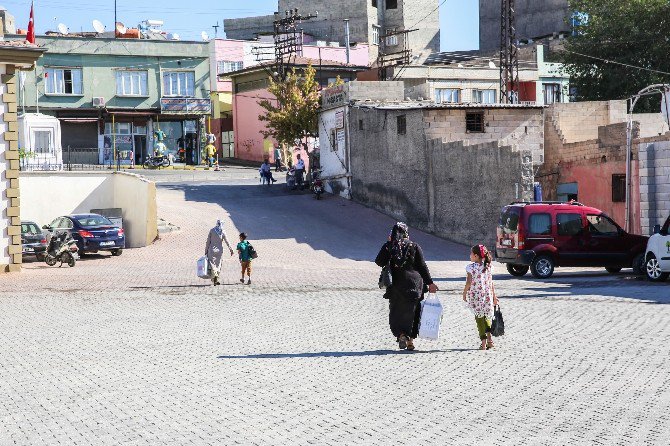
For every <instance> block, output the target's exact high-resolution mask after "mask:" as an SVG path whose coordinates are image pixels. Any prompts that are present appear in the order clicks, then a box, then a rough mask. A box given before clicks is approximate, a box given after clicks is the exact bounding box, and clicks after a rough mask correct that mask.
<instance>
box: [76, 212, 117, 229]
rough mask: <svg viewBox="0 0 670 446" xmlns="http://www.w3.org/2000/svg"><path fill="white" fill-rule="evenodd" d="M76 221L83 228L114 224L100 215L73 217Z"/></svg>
mask: <svg viewBox="0 0 670 446" xmlns="http://www.w3.org/2000/svg"><path fill="white" fill-rule="evenodd" d="M75 220H77V223H79V224H80V225H81V226H83V227H84V228H95V227H97V226H114V224H113V223H112V222H111V221H109V220H108V219H107V217H103V216H102V215H89V216H86V217H75Z"/></svg>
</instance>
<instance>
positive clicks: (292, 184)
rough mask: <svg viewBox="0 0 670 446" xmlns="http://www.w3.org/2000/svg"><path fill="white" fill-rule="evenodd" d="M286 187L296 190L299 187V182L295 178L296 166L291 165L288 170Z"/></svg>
mask: <svg viewBox="0 0 670 446" xmlns="http://www.w3.org/2000/svg"><path fill="white" fill-rule="evenodd" d="M286 187H288V188H289V189H290V190H296V189H297V188H298V183H297V181H296V179H295V168H294V167H291V168H290V169H289V170H288V172H286Z"/></svg>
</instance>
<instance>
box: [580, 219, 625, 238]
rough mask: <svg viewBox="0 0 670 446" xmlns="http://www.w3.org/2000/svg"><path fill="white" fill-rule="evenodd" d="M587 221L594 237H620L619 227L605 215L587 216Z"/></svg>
mask: <svg viewBox="0 0 670 446" xmlns="http://www.w3.org/2000/svg"><path fill="white" fill-rule="evenodd" d="M586 221H587V222H588V224H589V232H590V233H591V234H592V235H606V236H612V235H619V227H618V226H617V225H616V224H614V222H613V221H612V220H610V219H609V218H607V217H606V216H604V215H587V216H586Z"/></svg>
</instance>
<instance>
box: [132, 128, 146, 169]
mask: <svg viewBox="0 0 670 446" xmlns="http://www.w3.org/2000/svg"><path fill="white" fill-rule="evenodd" d="M134 139H135V141H134V142H135V164H142V163H143V162H144V160H145V159H147V156H148V153H147V136H146V135H135V137H134Z"/></svg>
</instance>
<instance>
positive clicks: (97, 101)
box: [93, 98, 105, 107]
mask: <svg viewBox="0 0 670 446" xmlns="http://www.w3.org/2000/svg"><path fill="white" fill-rule="evenodd" d="M104 106H105V98H93V107H104Z"/></svg>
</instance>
